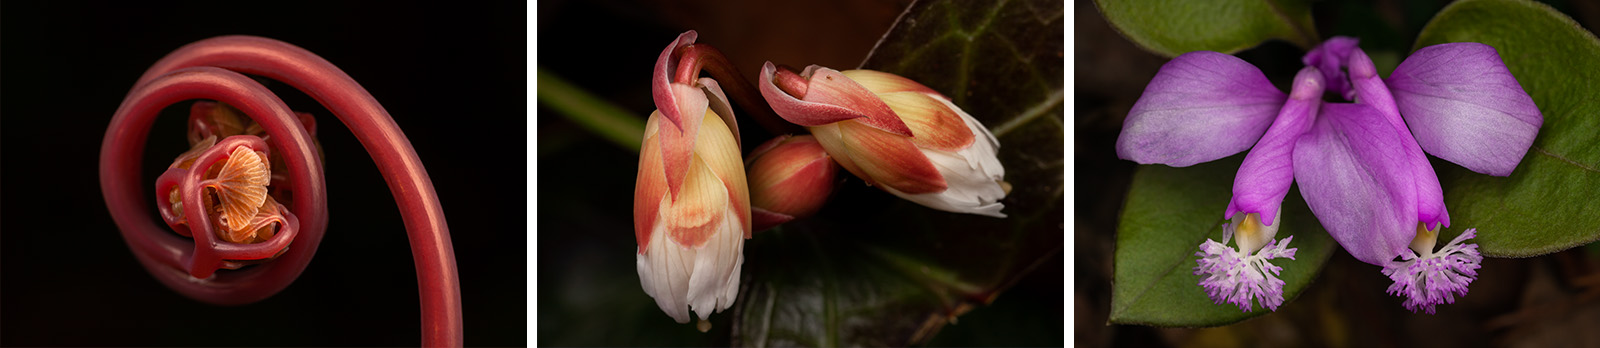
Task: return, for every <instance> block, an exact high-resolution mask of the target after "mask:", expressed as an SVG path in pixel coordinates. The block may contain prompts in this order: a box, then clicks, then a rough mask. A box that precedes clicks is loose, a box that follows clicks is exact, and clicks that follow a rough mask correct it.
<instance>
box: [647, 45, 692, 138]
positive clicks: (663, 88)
mask: <svg viewBox="0 0 1600 348" xmlns="http://www.w3.org/2000/svg"><path fill="white" fill-rule="evenodd" d="M699 37H700V34H698V33H696V32H695V31H694V30H690V31H685V32H683V34H678V38H677V39H674V40H672V44H669V45H667V49H665V50H662V51H661V55H660V56H659V57H658V58H656V67H655V71H654V72H653V73H652V74H651V76H650V96H651V98H653V99H654V100H655V102H656V109H660V110H661V113H662V116H665V117H666V118H667V121H669V122H671V123H672V125H674V126H678V127H679V128H684V127H683V125H682V123H683V119H685V118H694V119H698V118H699V116H700V113H699V111H698V110H695V109H692V108H674V107H672V106H674V105H680V104H682V101H680V100H679V99H680V98H683V97H685V95H682V94H680V93H681V91H679V90H677V88H675V87H674V86H673V85H682V84H675V83H673V82H672V74H673V73H675V72H677V70H678V60H677V59H676V57H674V55H673V53H674V52H675V51H677V50H678V47H683V46H687V45H689V44H692V43H694V40H695V39H696V38H699ZM702 97H704V96H703V95H702ZM685 110H689V112H688V113H687V114H685V113H684V111H685Z"/></svg>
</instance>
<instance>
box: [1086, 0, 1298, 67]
mask: <svg viewBox="0 0 1600 348" xmlns="http://www.w3.org/2000/svg"><path fill="white" fill-rule="evenodd" d="M1095 4H1096V5H1098V6H1099V7H1100V13H1101V14H1104V15H1105V18H1106V20H1107V21H1108V22H1111V26H1112V27H1115V28H1117V31H1118V32H1121V33H1122V36H1126V37H1128V39H1129V40H1131V41H1133V42H1134V43H1137V44H1139V47H1142V48H1144V49H1145V50H1148V51H1150V52H1155V53H1156V54H1160V55H1163V56H1167V57H1177V56H1178V55H1180V54H1184V53H1186V52H1192V51H1217V52H1222V53H1233V52H1238V51H1240V50H1243V49H1246V48H1250V47H1255V46H1256V45H1259V44H1261V42H1263V41H1267V40H1271V39H1281V40H1285V41H1289V42H1292V43H1294V44H1295V45H1299V46H1300V47H1302V48H1306V49H1310V48H1311V46H1312V45H1314V44H1315V43H1316V41H1317V29H1316V27H1315V26H1313V25H1312V24H1311V4H1309V3H1307V2H1305V1H1297V0H1231V1H1184V0H1099V1H1095Z"/></svg>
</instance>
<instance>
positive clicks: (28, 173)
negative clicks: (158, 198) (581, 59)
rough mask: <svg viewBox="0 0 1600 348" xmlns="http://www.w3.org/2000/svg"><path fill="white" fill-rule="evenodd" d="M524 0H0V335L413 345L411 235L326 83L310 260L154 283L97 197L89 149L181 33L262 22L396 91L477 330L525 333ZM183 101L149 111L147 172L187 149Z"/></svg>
mask: <svg viewBox="0 0 1600 348" xmlns="http://www.w3.org/2000/svg"><path fill="white" fill-rule="evenodd" d="M524 10H525V8H524V7H523V6H522V5H521V4H517V3H511V2H505V3H501V2H483V3H478V2H364V3H352V2H315V3H314V4H312V3H306V4H292V3H283V2H248V3H240V2H218V1H205V2H200V1H193V2H182V3H176V4H163V5H147V4H144V2H104V3H101V2H84V1H48V2H16V1H8V2H6V3H5V6H4V8H3V11H0V13H3V15H4V18H3V20H0V24H3V27H0V52H3V63H4V64H3V68H0V76H3V77H4V81H3V83H0V98H3V102H0V117H3V118H0V130H3V133H0V134H3V135H0V140H3V143H0V149H3V150H4V155H3V159H4V162H3V164H0V168H3V191H4V199H3V201H0V202H3V203H0V211H3V212H4V217H3V218H0V221H3V222H0V231H3V234H0V244H3V249H0V252H3V257H0V262H3V264H0V266H3V268H0V270H3V277H0V308H3V314H0V337H3V338H0V345H6V346H15V345H21V346H54V345H67V346H193V345H203V346H214V345H215V346H234V345H242V346H299V345H305V346H345V345H373V346H414V345H417V344H419V342H420V341H421V340H420V337H421V332H420V326H421V319H420V309H419V305H418V298H417V280H416V274H415V271H414V269H413V265H412V259H411V253H410V249H409V243H408V242H407V240H406V235H405V231H404V228H403V226H402V224H401V221H400V216H399V212H398V210H397V209H396V208H395V205H394V201H393V198H392V197H391V195H390V193H389V189H388V187H387V186H385V184H384V181H383V179H382V177H381V176H379V174H378V171H377V167H375V166H374V165H373V163H372V161H371V160H370V159H369V157H368V155H367V154H366V151H365V150H364V149H362V147H361V145H360V144H359V143H358V142H357V141H356V140H355V138H354V137H353V136H351V134H350V132H349V131H348V130H347V129H345V128H344V127H343V125H342V124H340V123H339V122H338V121H337V119H335V118H334V117H333V116H332V115H331V114H329V113H328V112H327V111H326V110H325V109H322V107H321V106H320V105H318V104H317V103H316V102H315V101H313V100H311V99H310V98H309V97H306V96H305V95H304V94H301V93H300V92H298V91H295V90H293V89H292V88H288V87H287V86H284V85H283V84H279V83H268V86H269V87H271V88H273V90H274V91H275V92H276V93H277V94H278V96H279V97H281V98H282V99H284V101H285V102H286V103H288V105H289V106H290V107H291V108H293V109H295V110H298V111H307V112H310V113H312V114H314V115H315V117H316V118H317V122H318V124H319V125H320V130H319V135H318V139H319V140H320V141H321V144H322V147H323V149H324V154H325V157H324V158H325V159H326V163H325V165H326V179H327V185H328V207H329V213H330V219H329V223H328V233H327V235H326V237H325V238H324V239H323V241H322V244H321V247H320V249H319V250H318V252H317V255H316V256H315V257H314V258H313V259H312V262H311V264H310V266H308V268H307V269H306V271H305V273H304V274H302V275H301V276H300V278H299V279H298V280H297V281H295V283H293V284H292V285H290V286H289V287H288V288H287V289H285V290H284V291H283V292H281V293H279V294H277V295H275V296H273V297H271V298H268V299H266V300H264V301H261V302H259V303H255V304H249V305H244V306H238V307H218V306H212V305H207V304H203V303H200V302H196V301H194V300H190V299H188V298H186V297H183V296H181V295H179V294H178V293H176V292H174V291H172V290H170V289H167V288H166V287H164V286H163V285H161V284H160V283H158V282H156V280H155V279H154V278H152V277H151V276H150V275H149V274H148V273H146V271H145V270H144V268H142V267H140V266H139V264H138V263H137V262H136V261H135V260H134V258H133V255H132V253H131V252H130V251H129V250H128V248H127V246H126V245H125V244H124V242H123V240H122V237H121V235H120V234H118V233H117V228H116V226H115V225H114V224H113V223H112V221H111V217H110V215H109V214H108V212H107V210H106V206H105V203H104V201H103V200H102V198H101V193H100V187H99V181H98V169H97V168H98V164H97V160H98V156H99V155H98V153H99V147H100V142H101V138H102V137H103V136H104V134H105V127H106V124H107V123H108V122H109V121H110V118H111V115H112V113H113V112H114V111H115V110H116V108H117V105H118V104H119V103H120V102H121V100H122V97H123V95H124V94H126V93H127V92H128V90H129V89H130V88H131V87H132V84H133V82H134V80H135V79H137V78H138V77H139V75H140V74H141V73H143V72H144V70H145V69H146V68H148V67H149V66H150V65H151V64H152V63H155V62H156V60H157V59H160V58H161V57H162V56H163V55H165V54H167V53H168V52H170V51H172V50H174V49H176V48H178V47H179V46H181V45H183V44H186V43H189V42H193V41H196V40H200V39H204V38H208V37H213V36H219V35H227V34H248V35H258V36H265V37H270V38H275V39H278V40H282V41H285V42H288V43H291V44H294V45H298V46H300V47H303V48H305V49H307V50H310V51H311V52H314V53H316V54H318V55H320V56H322V57H323V58H325V59H327V60H328V61H330V62H332V63H333V64H334V65H337V66H338V67H340V68H341V69H343V70H344V71H345V72H346V73H348V74H349V75H350V76H351V77H353V78H354V79H355V80H356V81H357V82H359V83H361V85H362V86H364V87H365V88H366V89H367V90H368V91H369V92H371V93H372V95H373V96H374V97H376V98H377V100H378V101H379V102H380V103H382V104H383V106H384V107H385V108H387V109H388V111H389V112H390V114H391V115H393V117H394V119H395V121H396V122H397V123H398V124H399V125H400V127H401V129H403V130H404V131H405V133H406V135H407V137H408V138H409V139H410V140H411V142H412V145H413V146H414V147H415V148H416V151H417V153H418V155H419V156H421V158H422V160H423V162H424V163H425V164H426V166H427V169H428V170H429V174H430V176H431V177H432V179H433V183H434V187H435V189H436V190H437V192H438V195H439V199H440V201H442V203H443V206H444V211H445V213H446V216H447V219H448V222H449V224H450V227H451V232H452V233H451V235H452V240H453V242H454V245H455V252H456V258H457V266H458V267H459V269H460V275H461V279H460V280H461V291H462V302H463V307H464V314H465V332H466V344H468V345H488V346H519V345H524V344H526V342H524V339H525V336H524V333H525V331H526V318H527V316H526V313H525V312H526V311H525V307H524V306H525V304H526V291H525V289H526V282H525V281H526V273H525V271H526V266H525V265H526V264H525V257H526V254H525V250H524V249H525V248H524V245H525V241H526V238H527V237H526V233H525V232H524V231H525V227H524V226H525V211H526V210H525V208H524V204H525V201H524V198H523V192H524V186H525V184H524V179H523V174H524V173H525V171H524V167H525V165H524V163H523V160H522V154H523V150H522V149H523V144H524V141H525V139H526V138H525V137H526V136H527V135H525V134H524V132H523V129H524V125H525V123H524V122H526V121H525V120H526V119H527V118H526V116H524V114H525V111H524V110H525V105H526V98H525V96H526V94H525V85H524V82H525V80H526V79H525V78H524V76H525V75H524V73H525V71H526V65H525V61H526V51H525V49H526V44H525V40H524V39H525V36H526V34H525V26H526V20H527V19H526V18H525V17H526V16H525V15H524ZM187 109H188V103H187V102H186V103H180V104H177V105H175V106H173V107H169V108H168V109H167V112H165V113H163V115H162V116H161V117H160V118H158V119H157V121H156V125H155V129H154V131H153V132H152V134H151V137H150V141H149V144H148V146H147V149H146V155H145V158H146V166H145V171H144V178H145V180H146V181H150V182H152V183H153V180H154V178H155V176H156V175H157V174H159V173H160V170H161V169H162V168H165V167H166V165H167V164H168V163H170V161H171V159H172V158H173V157H175V156H176V155H177V154H178V153H180V152H182V151H183V150H184V149H185V148H187V144H186V143H185V141H184V136H183V134H184V133H183V132H184V125H183V120H184V118H185V117H186V116H185V115H187V111H186V110H187Z"/></svg>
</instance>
